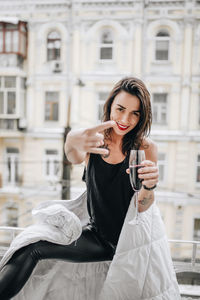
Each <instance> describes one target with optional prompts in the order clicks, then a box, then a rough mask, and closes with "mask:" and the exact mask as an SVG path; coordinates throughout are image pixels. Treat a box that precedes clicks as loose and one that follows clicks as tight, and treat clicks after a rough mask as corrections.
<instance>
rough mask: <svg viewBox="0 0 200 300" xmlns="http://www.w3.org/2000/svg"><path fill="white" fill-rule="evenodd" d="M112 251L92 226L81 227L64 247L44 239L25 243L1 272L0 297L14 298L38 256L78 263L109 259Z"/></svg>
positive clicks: (38, 258) (39, 258) (3, 299)
mask: <svg viewBox="0 0 200 300" xmlns="http://www.w3.org/2000/svg"><path fill="white" fill-rule="evenodd" d="M114 250H115V249H114V248H113V247H112V245H110V244H108V243H107V242H105V241H104V240H103V239H102V238H101V237H100V236H99V234H98V233H97V232H96V230H95V229H94V228H93V227H92V226H91V225H87V226H86V227H84V228H83V232H82V235H81V237H80V238H79V239H78V240H77V241H76V242H73V243H72V244H70V245H67V246H63V245H58V244H53V243H50V242H47V241H39V242H36V243H33V244H30V245H28V246H25V247H23V248H21V249H19V250H18V251H16V252H15V253H14V255H13V256H12V258H11V259H10V260H9V261H8V262H7V264H6V265H5V266H4V267H3V269H2V270H1V272H0V299H1V300H8V299H10V298H11V297H14V296H15V295H16V294H17V293H18V292H19V291H20V290H21V289H22V287H23V286H24V284H25V283H26V281H27V280H28V278H29V277H30V275H31V273H32V271H33V269H34V267H35V266H36V264H37V262H38V261H39V260H41V259H50V258H54V259H61V260H65V261H69V262H78V263H80V262H98V261H105V260H111V259H112V257H113V255H114Z"/></svg>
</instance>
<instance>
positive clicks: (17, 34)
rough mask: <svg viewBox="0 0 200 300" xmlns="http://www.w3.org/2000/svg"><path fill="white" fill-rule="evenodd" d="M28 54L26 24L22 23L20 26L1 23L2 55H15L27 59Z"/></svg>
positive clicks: (0, 44) (0, 48)
mask: <svg viewBox="0 0 200 300" xmlns="http://www.w3.org/2000/svg"><path fill="white" fill-rule="evenodd" d="M26 52H27V27H26V23H25V22H21V21H20V22H19V23H18V24H12V23H5V22H0V53H15V54H18V55H20V56H22V57H23V58H25V57H26Z"/></svg>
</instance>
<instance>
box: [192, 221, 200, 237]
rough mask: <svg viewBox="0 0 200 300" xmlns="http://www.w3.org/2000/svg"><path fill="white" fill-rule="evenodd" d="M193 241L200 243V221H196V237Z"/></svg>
mask: <svg viewBox="0 0 200 300" xmlns="http://www.w3.org/2000/svg"><path fill="white" fill-rule="evenodd" d="M193 239H194V240H195V241H200V219H196V218H195V219H194V235H193Z"/></svg>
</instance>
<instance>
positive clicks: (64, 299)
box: [0, 193, 181, 300]
mask: <svg viewBox="0 0 200 300" xmlns="http://www.w3.org/2000/svg"><path fill="white" fill-rule="evenodd" d="M85 199H86V193H84V194H83V195H82V196H81V197H79V198H78V199H76V200H71V201H63V200H59V201H47V202H45V203H42V204H41V205H40V206H39V207H38V208H37V209H36V210H34V213H35V214H37V212H40V211H41V210H42V211H43V212H45V208H47V209H49V206H52V205H55V204H56V205H57V204H59V205H63V207H64V209H63V211H65V209H66V208H69V209H70V210H72V211H73V212H74V213H75V214H76V215H77V216H78V217H79V218H80V219H81V220H82V223H83V224H84V223H85V222H86V220H87V219H88V216H87V210H86V201H85ZM134 209H135V207H134V201H133V200H132V202H131V204H130V207H129V209H128V212H127V216H126V219H125V222H124V225H123V228H122V232H121V235H120V239H119V242H118V245H117V249H116V254H115V256H114V258H113V261H112V262H111V263H110V262H100V263H68V262H64V261H58V260H43V261H40V262H39V263H38V265H37V266H36V268H35V269H34V271H33V274H32V275H31V277H30V278H29V280H28V282H27V283H26V285H25V286H24V288H23V289H22V290H21V292H20V293H19V294H18V295H17V296H15V297H14V298H13V299H14V300H55V299H57V300H108V299H109V300H179V299H181V298H180V294H179V289H178V284H177V281H176V275H175V271H174V268H173V264H172V260H171V256H170V250H169V246H168V241H167V237H166V235H165V230H164V225H163V222H162V219H161V216H160V212H159V210H158V207H157V205H156V204H155V203H154V204H153V205H152V206H151V207H150V208H149V209H148V210H147V211H146V212H144V213H141V214H140V217H141V219H142V223H141V224H140V225H130V224H129V221H130V220H131V219H132V217H133V215H134ZM57 212H58V211H57ZM66 216H67V213H66ZM56 218H57V219H58V215H56ZM43 221H44V220H43ZM61 223H62V222H61ZM34 226H35V227H34V229H35V230H36V231H37V232H34V231H33V230H32V229H33V227H31V228H32V229H31V230H30V228H27V229H26V230H25V231H24V232H23V233H21V236H20V239H19V238H18V239H17V238H16V239H15V240H14V241H13V243H12V245H11V247H10V249H9V250H8V252H7V253H6V254H5V256H4V258H3V259H2V261H1V264H0V268H1V267H2V266H3V265H4V264H5V262H6V261H7V260H8V259H9V258H10V256H11V255H12V254H13V253H14V252H15V251H16V249H18V248H20V247H22V245H25V244H29V243H30V242H33V241H35V240H36V238H37V239H38V240H39V239H40V237H42V239H44V235H46V237H45V239H46V240H49V239H50V238H51V240H52V239H53V240H54V239H57V242H58V243H63V244H65V243H67V242H69V239H68V240H67V238H66V236H65V237H64V234H63V231H62V230H59V228H58V227H55V226H53V225H50V224H44V223H39V224H38V225H37V224H36V225H34ZM37 226H38V227H37ZM45 226H46V227H45ZM78 226H79V225H78ZM41 228H43V229H42V230H41ZM55 228H56V229H55ZM77 232H78V231H77ZM31 239H32V240H31Z"/></svg>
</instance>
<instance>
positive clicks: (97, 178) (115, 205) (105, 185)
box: [86, 154, 133, 245]
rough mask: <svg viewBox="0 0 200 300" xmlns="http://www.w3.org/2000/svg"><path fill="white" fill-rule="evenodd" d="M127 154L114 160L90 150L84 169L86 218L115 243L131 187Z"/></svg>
mask: <svg viewBox="0 0 200 300" xmlns="http://www.w3.org/2000/svg"><path fill="white" fill-rule="evenodd" d="M128 160H129V156H126V158H125V159H124V160H123V161H122V162H121V163H118V164H109V163H107V162H105V161H104V160H103V159H102V157H101V156H100V155H99V154H90V158H89V162H88V166H87V171H86V185H87V207H88V213H89V216H90V222H91V223H92V225H93V226H95V228H96V230H97V231H98V232H99V234H100V235H101V236H102V237H103V238H104V239H105V240H107V241H108V242H110V243H112V244H113V245H116V244H117V242H118V239H119V235H120V232H121V229H122V225H123V222H124V218H125V216H126V213H127V210H128V207H129V204H130V200H131V197H132V196H133V189H132V187H131V184H130V181H129V175H128V174H127V173H126V169H127V168H128Z"/></svg>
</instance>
